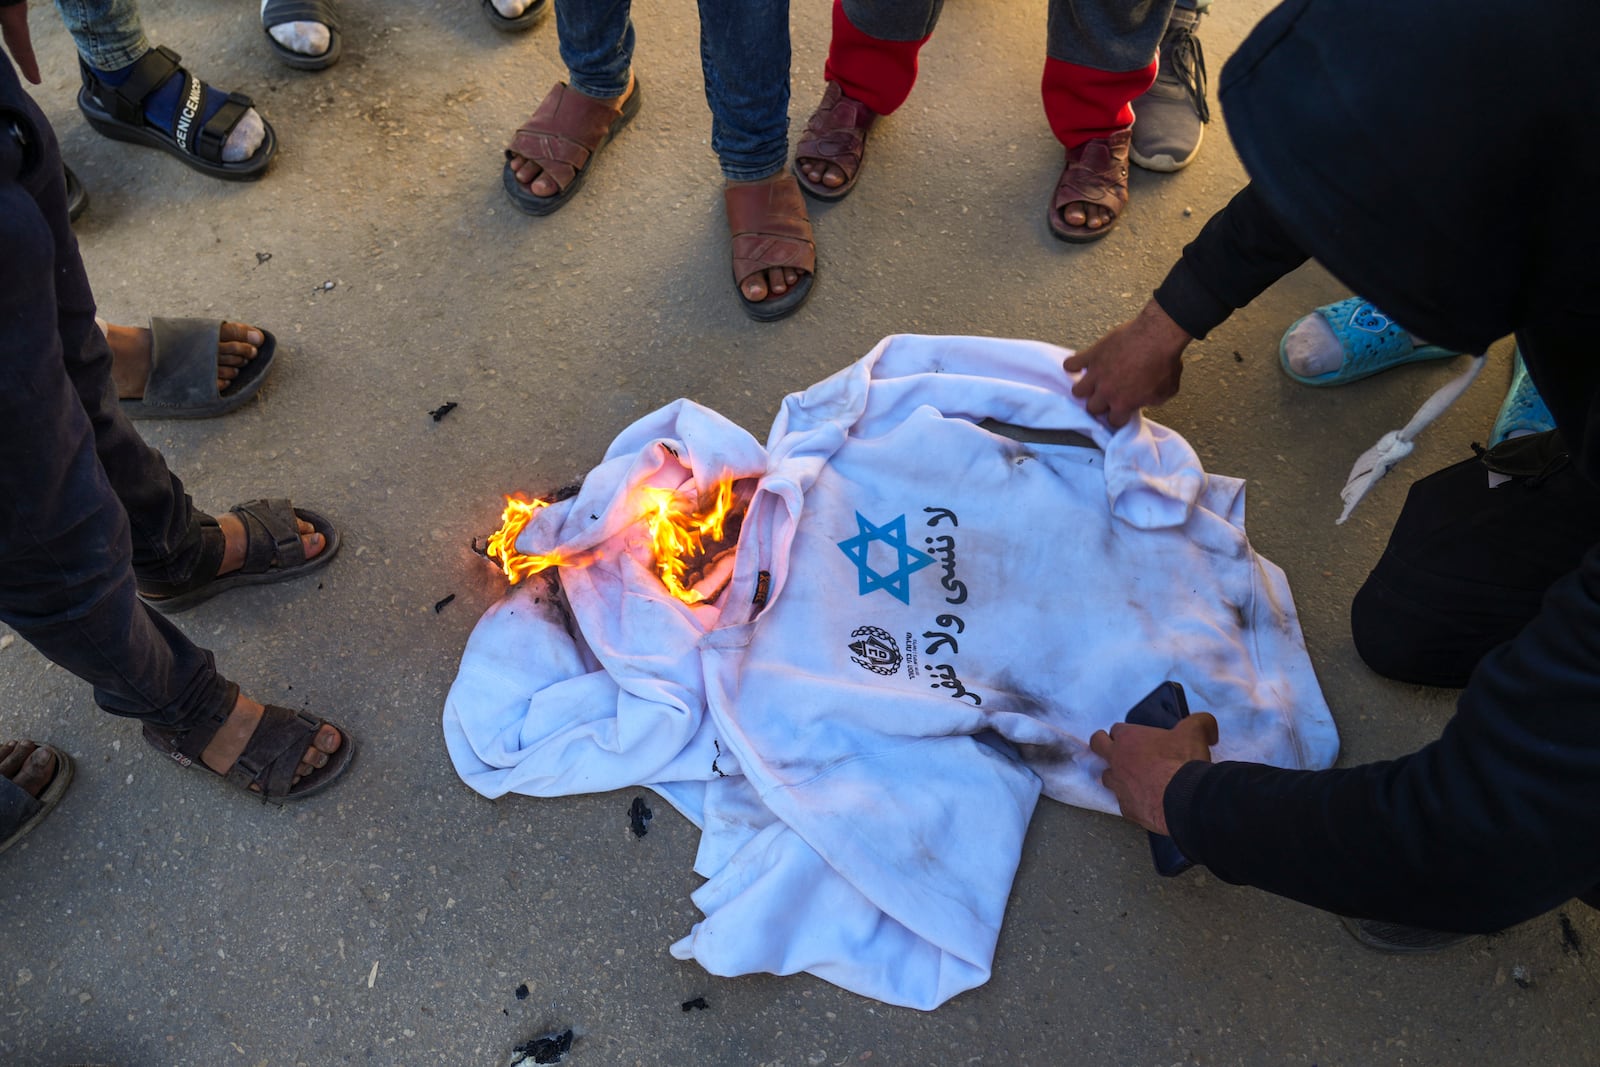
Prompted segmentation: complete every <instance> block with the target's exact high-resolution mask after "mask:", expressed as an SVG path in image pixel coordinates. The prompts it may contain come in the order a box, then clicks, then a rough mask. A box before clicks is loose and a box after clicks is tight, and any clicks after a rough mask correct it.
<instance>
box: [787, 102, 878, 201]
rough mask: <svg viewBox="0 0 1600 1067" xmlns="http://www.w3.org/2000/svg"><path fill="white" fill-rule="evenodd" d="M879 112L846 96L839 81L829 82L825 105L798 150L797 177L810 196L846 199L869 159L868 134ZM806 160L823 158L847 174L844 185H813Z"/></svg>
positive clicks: (815, 115) (818, 107) (804, 135)
mask: <svg viewBox="0 0 1600 1067" xmlns="http://www.w3.org/2000/svg"><path fill="white" fill-rule="evenodd" d="M877 118H878V113H877V112H876V111H874V110H872V109H871V108H870V107H868V106H867V105H866V104H863V103H862V102H861V101H859V100H853V99H851V98H850V97H848V96H846V95H844V90H843V89H841V88H840V87H839V83H838V82H829V83H828V88H827V91H826V92H824V93H823V94H822V103H820V104H818V105H817V110H816V111H814V112H812V113H811V120H810V121H809V122H807V123H806V132H805V133H804V134H803V135H801V137H800V143H799V144H798V145H797V146H796V147H795V150H794V177H795V180H796V181H798V182H799V183H800V189H801V191H803V192H804V193H806V195H808V196H813V197H816V198H817V199H818V200H843V199H844V198H845V197H847V196H849V195H850V190H852V189H854V188H855V187H856V178H857V177H858V176H859V175H860V174H861V164H862V163H863V162H864V161H865V159H866V151H867V131H868V130H870V129H872V124H873V122H874V121H876V120H877ZM802 159H820V160H822V161H823V162H824V163H832V164H833V165H834V166H836V167H838V168H839V169H840V170H842V171H844V184H843V185H841V186H839V187H838V188H836V189H835V188H830V187H829V186H826V185H824V184H822V183H821V182H813V181H812V180H811V179H809V178H807V177H806V176H805V172H804V171H802V170H801V169H800V161H801V160H802Z"/></svg>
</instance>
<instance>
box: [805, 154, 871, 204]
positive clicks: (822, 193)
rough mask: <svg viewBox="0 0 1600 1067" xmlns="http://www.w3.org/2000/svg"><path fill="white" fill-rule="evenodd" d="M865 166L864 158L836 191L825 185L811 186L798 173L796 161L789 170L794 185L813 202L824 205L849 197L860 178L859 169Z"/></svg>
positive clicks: (809, 180) (808, 180)
mask: <svg viewBox="0 0 1600 1067" xmlns="http://www.w3.org/2000/svg"><path fill="white" fill-rule="evenodd" d="M806 158H807V159H811V158H813V157H811V156H807V157H806ZM829 162H830V163H831V162H832V160H829ZM833 165H834V166H836V167H837V166H838V165H839V164H837V163H834V164H833ZM866 165H867V161H866V159H865V158H863V159H862V160H861V163H860V164H859V165H858V166H857V167H856V172H855V173H854V174H852V175H850V177H849V179H848V180H846V181H845V183H844V184H843V185H841V186H839V188H837V189H829V188H828V187H827V186H826V185H813V184H811V179H809V178H807V177H806V176H805V175H804V174H802V173H801V172H800V163H799V161H798V160H796V161H795V164H794V166H793V167H792V168H791V169H792V170H793V171H794V180H795V182H796V184H798V185H799V186H800V191H801V192H802V193H805V194H806V195H807V196H809V197H810V198H811V199H813V200H821V201H822V202H823V203H825V204H833V203H837V202H838V201H840V200H843V199H844V198H845V197H847V196H849V195H850V194H851V193H852V192H854V191H855V187H856V180H857V179H858V178H860V177H861V168H862V167H865V166H866Z"/></svg>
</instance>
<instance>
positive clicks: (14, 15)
mask: <svg viewBox="0 0 1600 1067" xmlns="http://www.w3.org/2000/svg"><path fill="white" fill-rule="evenodd" d="M0 39H3V40H4V41H5V42H6V51H8V52H10V53H11V58H12V59H15V60H16V61H17V66H18V67H19V68H20V69H21V70H22V76H23V77H24V78H27V79H28V80H29V81H30V82H32V83H33V84H35V85H38V84H39V61H38V60H37V59H35V58H34V57H33V38H32V37H31V36H29V34H28V0H22V3H20V4H11V5H9V6H6V7H0Z"/></svg>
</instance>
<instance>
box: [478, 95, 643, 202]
mask: <svg viewBox="0 0 1600 1067" xmlns="http://www.w3.org/2000/svg"><path fill="white" fill-rule="evenodd" d="M639 98H640V93H639V79H638V78H637V77H635V78H634V80H633V91H632V92H630V93H629V94H628V95H627V96H625V97H623V98H622V101H621V103H620V104H619V105H617V106H615V107H614V106H612V105H611V104H607V103H605V102H603V101H600V100H596V99H595V98H594V97H592V96H584V95H583V94H582V93H580V92H577V91H575V90H573V89H572V88H570V87H569V86H568V85H567V83H566V82H557V83H556V85H555V88H553V89H551V90H550V92H549V93H547V94H546V95H545V98H544V100H542V101H541V102H540V103H539V109H538V110H537V111H535V112H534V113H533V115H532V117H530V118H529V119H528V121H527V122H524V123H523V124H522V126H521V128H519V129H518V130H517V132H516V134H515V135H514V136H513V137H512V138H511V147H510V148H507V149H506V165H505V169H504V170H503V171H502V172H501V176H500V177H501V182H502V183H503V184H504V185H505V187H506V193H507V195H509V196H510V197H511V202H512V203H513V204H516V205H517V207H518V208H520V209H522V210H523V211H525V212H527V213H528V214H529V215H548V214H550V213H551V212H552V211H554V210H556V209H557V208H559V207H560V206H561V205H562V204H565V203H566V202H567V201H568V200H571V199H572V195H573V194H574V193H576V192H577V191H578V189H579V188H580V187H581V186H582V185H583V178H584V175H586V174H587V173H588V172H589V164H590V163H591V162H593V161H594V156H595V153H597V152H599V151H600V149H602V148H604V147H605V146H606V144H607V143H608V142H609V141H610V140H611V139H612V138H613V137H615V136H616V135H617V134H618V133H619V132H621V130H622V127H624V126H626V125H627V124H628V123H629V122H631V121H632V120H633V116H635V115H637V114H638V113H639ZM513 155H518V156H521V157H522V158H523V159H528V160H532V161H533V162H534V163H537V164H538V165H539V169H540V170H541V171H543V172H544V173H546V174H548V175H550V177H551V178H553V179H554V180H555V183H556V185H558V186H559V187H560V192H558V193H556V194H555V195H554V196H536V195H534V194H533V193H531V192H529V191H528V189H527V188H526V187H525V186H524V185H523V184H522V183H521V182H519V181H517V174H516V171H514V170H512V169H511V157H512V156H513Z"/></svg>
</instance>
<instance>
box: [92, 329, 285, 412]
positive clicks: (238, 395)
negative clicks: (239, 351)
mask: <svg viewBox="0 0 1600 1067" xmlns="http://www.w3.org/2000/svg"><path fill="white" fill-rule="evenodd" d="M255 329H258V330H259V329H261V328H260V327H259V326H257V327H255ZM221 333H222V320H220V319H163V318H152V319H151V320H150V377H149V379H148V380H147V381H146V382H145V385H144V396H143V397H141V398H139V399H138V400H123V401H121V405H122V413H123V414H124V415H126V416H128V418H130V419H209V418H214V417H215V416H218V415H226V414H228V412H230V411H235V410H237V409H238V408H239V407H241V406H242V405H244V404H246V403H248V402H249V401H250V398H251V397H253V396H255V395H256V393H257V392H258V391H260V389H261V383H262V382H264V381H266V379H267V372H268V371H269V370H271V369H272V361H273V359H274V358H275V357H276V355H277V348H278V339H277V338H276V337H273V336H272V334H271V333H269V332H268V331H266V330H261V344H259V345H258V346H256V356H255V358H254V359H252V360H251V361H250V362H248V363H246V364H245V365H244V366H243V367H241V368H239V376H238V377H237V378H235V379H233V381H231V382H229V383H228V387H227V388H226V389H224V390H222V391H221V392H218V391H217V345H218V343H219V339H220V337H221Z"/></svg>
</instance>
